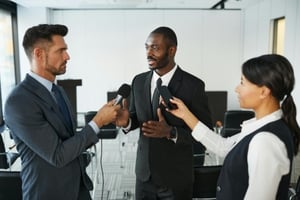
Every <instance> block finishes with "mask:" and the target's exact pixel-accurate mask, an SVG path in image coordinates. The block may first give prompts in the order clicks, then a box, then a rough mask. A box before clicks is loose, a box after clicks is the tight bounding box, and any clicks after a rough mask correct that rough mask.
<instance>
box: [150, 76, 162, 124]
mask: <svg viewBox="0 0 300 200" xmlns="http://www.w3.org/2000/svg"><path fill="white" fill-rule="evenodd" d="M161 83H162V81H161V78H159V79H157V81H156V88H155V89H154V92H153V97H152V112H153V117H154V119H156V120H157V119H158V117H157V108H158V106H159V96H160V95H159V90H158V88H159V87H161Z"/></svg>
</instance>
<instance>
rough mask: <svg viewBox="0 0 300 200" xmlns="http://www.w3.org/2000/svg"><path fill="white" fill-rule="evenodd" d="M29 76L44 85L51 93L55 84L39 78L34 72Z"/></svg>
mask: <svg viewBox="0 0 300 200" xmlns="http://www.w3.org/2000/svg"><path fill="white" fill-rule="evenodd" d="M28 74H29V75H30V76H31V77H32V78H34V79H35V80H36V81H38V82H39V83H40V84H42V85H43V86H44V87H46V88H47V90H48V91H49V92H51V89H52V84H53V82H51V81H49V80H47V79H45V78H43V77H41V76H39V75H38V74H36V73H34V72H32V71H30V72H29V73H28Z"/></svg>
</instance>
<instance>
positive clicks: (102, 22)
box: [51, 10, 241, 111]
mask: <svg viewBox="0 0 300 200" xmlns="http://www.w3.org/2000/svg"><path fill="white" fill-rule="evenodd" d="M51 16H52V19H51V22H52V23H63V24H66V25H67V26H68V27H69V28H70V34H69V35H68V37H67V38H66V40H67V42H68V44H69V53H70V55H71V60H70V62H69V64H68V66H69V68H68V73H67V74H66V75H64V76H62V77H59V78H81V79H83V84H82V87H80V88H78V96H79V99H78V104H79V108H78V110H81V111H86V110H91V109H96V108H97V106H99V105H101V104H102V103H104V101H105V100H106V96H105V94H106V91H107V90H117V89H118V87H119V86H120V85H121V84H122V83H123V82H126V83H130V82H131V80H132V79H133V77H134V75H135V74H137V73H140V72H144V71H146V70H148V66H147V63H146V54H145V45H144V44H145V40H146V38H147V36H148V34H149V33H150V32H151V31H152V30H153V29H154V28H156V27H158V26H161V25H165V26H170V27H172V28H173V29H174V30H175V32H176V33H177V35H178V41H179V45H178V51H177V57H176V61H177V63H178V64H179V65H180V66H181V67H182V68H183V69H185V70H187V71H189V72H191V73H193V74H194V75H196V76H198V77H200V78H202V79H203V80H204V81H205V82H206V88H207V89H208V90H228V91H231V92H232V91H233V90H234V87H235V84H237V83H238V81H239V64H240V60H239V59H240V56H241V55H240V52H241V46H240V44H241V38H240V36H241V21H240V19H241V15H240V11H213V12H212V11H207V10H206V11H204V10H88V11H79V10H68V11H67V10H55V11H52V12H51ZM229 72H230V73H231V74H232V73H233V75H232V77H234V78H235V79H236V81H234V79H231V80H232V81H228V78H229V77H228V75H229ZM230 94H233V95H229V98H231V99H236V97H235V94H234V93H233V92H232V93H230ZM229 102H230V103H231V104H232V105H231V107H234V106H236V105H234V104H233V103H232V102H233V101H229Z"/></svg>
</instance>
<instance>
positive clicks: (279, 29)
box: [272, 17, 285, 55]
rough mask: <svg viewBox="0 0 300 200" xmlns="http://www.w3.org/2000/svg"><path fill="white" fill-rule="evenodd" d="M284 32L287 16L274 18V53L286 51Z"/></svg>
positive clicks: (281, 53)
mask: <svg viewBox="0 0 300 200" xmlns="http://www.w3.org/2000/svg"><path fill="white" fill-rule="evenodd" d="M284 32H285V18H284V17H282V18H278V19H275V20H274V24H273V45H272V46H273V49H272V53H276V54H280V55H283V53H284Z"/></svg>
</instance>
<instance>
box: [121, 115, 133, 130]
mask: <svg viewBox="0 0 300 200" xmlns="http://www.w3.org/2000/svg"><path fill="white" fill-rule="evenodd" d="M130 128H131V118H129V122H128V126H126V127H125V128H122V130H123V131H125V132H126V133H128V132H129V131H130Z"/></svg>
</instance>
